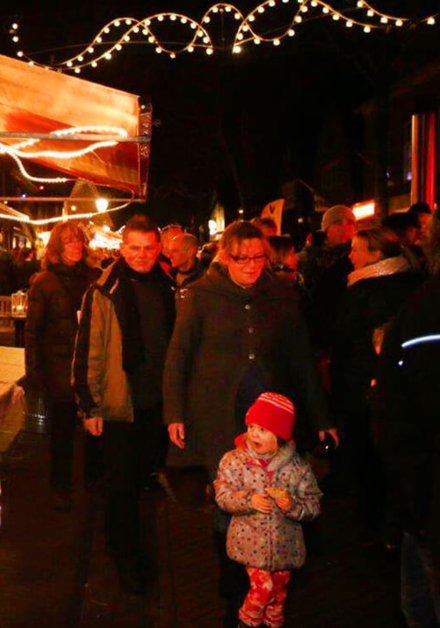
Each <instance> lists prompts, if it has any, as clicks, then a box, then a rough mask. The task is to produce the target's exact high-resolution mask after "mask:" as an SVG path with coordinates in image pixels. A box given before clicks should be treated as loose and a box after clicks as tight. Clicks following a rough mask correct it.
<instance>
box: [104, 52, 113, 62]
mask: <svg viewBox="0 0 440 628" xmlns="http://www.w3.org/2000/svg"><path fill="white" fill-rule="evenodd" d="M105 58H106V59H107V60H108V61H110V59H111V58H112V55H111V53H110V52H107V53H106V54H105Z"/></svg>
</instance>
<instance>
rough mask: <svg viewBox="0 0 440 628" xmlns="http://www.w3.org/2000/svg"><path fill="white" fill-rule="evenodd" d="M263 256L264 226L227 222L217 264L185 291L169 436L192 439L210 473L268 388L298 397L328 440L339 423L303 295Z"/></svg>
mask: <svg viewBox="0 0 440 628" xmlns="http://www.w3.org/2000/svg"><path fill="white" fill-rule="evenodd" d="M266 257H267V255H266V241H265V238H264V236H263V235H262V233H261V231H260V230H259V229H258V227H256V226H254V225H252V224H250V223H249V222H246V221H237V222H234V223H232V224H231V225H229V227H228V228H227V229H226V230H225V232H224V234H223V236H222V238H221V241H220V247H219V252H218V254H217V257H216V261H214V262H213V263H212V264H211V266H210V268H209V270H208V271H207V273H206V275H205V276H204V277H203V278H202V279H200V280H199V281H197V282H195V283H194V284H192V285H191V286H190V288H189V289H188V295H187V298H186V299H185V303H184V304H183V306H182V311H181V312H180V313H179V317H178V320H177V323H176V327H175V330H174V334H173V337H172V340H171V343H170V346H169V350H168V357H167V362H166V366H165V378H164V393H165V394H164V397H165V420H166V423H167V424H168V431H169V434H170V439H171V441H172V442H173V443H174V444H175V445H177V447H179V448H181V449H183V448H185V445H186V442H187V440H186V438H187V437H188V442H189V443H190V445H191V447H192V448H194V447H195V448H196V449H197V450H198V452H200V453H201V455H202V460H203V463H204V464H205V465H206V467H207V469H208V471H209V472H210V475H211V477H213V476H214V477H215V472H216V468H217V465H218V462H219V460H220V458H221V456H222V455H223V454H224V453H225V452H226V451H227V450H228V447H230V445H231V442H232V440H233V438H234V437H235V436H236V435H237V434H239V433H241V432H242V431H243V429H244V427H243V426H244V416H245V414H246V412H247V410H248V408H249V407H250V406H251V405H252V403H253V402H254V401H255V399H256V398H257V397H258V395H259V394H261V393H262V392H264V391H268V390H270V391H275V392H279V393H281V394H288V395H289V394H290V395H291V396H292V394H293V395H294V397H295V400H296V401H299V403H300V404H301V405H302V406H303V408H304V410H305V413H306V415H307V417H308V418H309V420H310V421H311V424H312V426H313V428H314V429H315V430H316V431H317V432H320V433H321V436H322V437H324V435H325V434H324V432H325V431H328V430H330V429H331V428H332V424H331V421H330V419H329V417H328V414H327V408H326V403H325V400H324V395H323V392H322V389H321V385H320V381H319V377H318V375H317V371H316V367H315V362H314V356H313V352H312V349H311V347H310V344H309V340H308V333H307V328H306V324H305V322H304V320H303V317H302V314H301V311H300V308H299V306H298V300H297V297H296V296H295V293H294V292H293V291H291V290H289V289H288V288H286V287H285V286H283V284H282V283H281V282H280V281H278V280H277V278H276V277H274V275H273V274H271V273H269V272H267V271H266V270H265V264H266ZM187 432H188V434H187ZM189 432H190V434H189ZM213 433H216V438H215V439H213V438H212V434H213Z"/></svg>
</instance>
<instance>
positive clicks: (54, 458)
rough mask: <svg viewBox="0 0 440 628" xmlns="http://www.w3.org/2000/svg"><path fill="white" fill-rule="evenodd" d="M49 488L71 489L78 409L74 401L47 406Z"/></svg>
mask: <svg viewBox="0 0 440 628" xmlns="http://www.w3.org/2000/svg"><path fill="white" fill-rule="evenodd" d="M48 410H49V430H50V431H49V443H50V445H49V446H50V471H49V477H50V486H51V488H52V489H54V490H59V491H69V490H70V489H71V488H72V458H73V440H74V437H75V429H76V419H77V412H78V407H77V405H76V403H75V402H74V401H72V402H69V401H66V402H64V401H53V402H51V403H50V404H49V408H48Z"/></svg>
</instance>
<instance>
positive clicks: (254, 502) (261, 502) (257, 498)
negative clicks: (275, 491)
mask: <svg viewBox="0 0 440 628" xmlns="http://www.w3.org/2000/svg"><path fill="white" fill-rule="evenodd" d="M251 506H252V508H253V509H254V510H256V511H258V512H262V513H263V514H264V515H269V514H270V513H271V512H272V508H273V506H272V500H271V499H270V497H269V495H266V494H264V493H263V494H258V493H255V495H252V497H251Z"/></svg>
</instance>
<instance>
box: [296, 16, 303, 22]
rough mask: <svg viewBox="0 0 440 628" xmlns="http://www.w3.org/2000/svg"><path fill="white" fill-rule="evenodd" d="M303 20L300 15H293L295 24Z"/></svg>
mask: <svg viewBox="0 0 440 628" xmlns="http://www.w3.org/2000/svg"><path fill="white" fill-rule="evenodd" d="M302 21H303V19H302V17H301V16H300V15H295V22H296V23H297V24H301V22H302Z"/></svg>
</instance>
